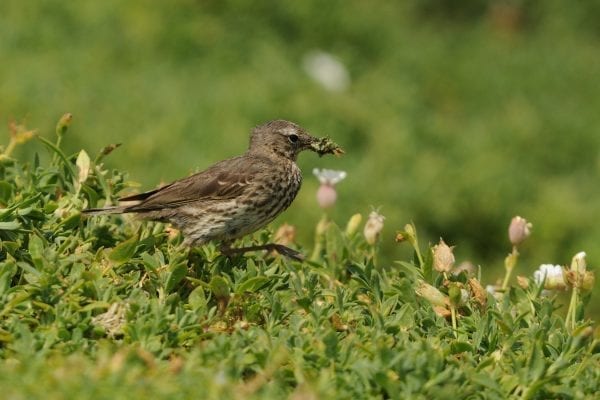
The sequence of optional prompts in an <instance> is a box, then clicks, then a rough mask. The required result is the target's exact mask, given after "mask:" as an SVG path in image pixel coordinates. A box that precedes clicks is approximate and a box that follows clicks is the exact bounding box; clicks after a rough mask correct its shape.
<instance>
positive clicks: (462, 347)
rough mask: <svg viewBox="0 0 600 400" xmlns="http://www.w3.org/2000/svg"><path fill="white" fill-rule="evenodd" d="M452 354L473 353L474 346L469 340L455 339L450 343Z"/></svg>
mask: <svg viewBox="0 0 600 400" xmlns="http://www.w3.org/2000/svg"><path fill="white" fill-rule="evenodd" d="M450 352H451V354H457V353H472V352H473V346H472V345H471V343H468V342H461V341H454V342H452V343H451V344H450Z"/></svg>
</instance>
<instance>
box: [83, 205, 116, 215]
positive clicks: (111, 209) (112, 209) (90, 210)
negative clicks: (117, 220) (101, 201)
mask: <svg viewBox="0 0 600 400" xmlns="http://www.w3.org/2000/svg"><path fill="white" fill-rule="evenodd" d="M125 209H126V207H125V206H113V207H105V208H88V209H87V210H83V211H81V212H82V213H83V214H86V215H104V214H123V213H124V212H127V211H126V210H125Z"/></svg>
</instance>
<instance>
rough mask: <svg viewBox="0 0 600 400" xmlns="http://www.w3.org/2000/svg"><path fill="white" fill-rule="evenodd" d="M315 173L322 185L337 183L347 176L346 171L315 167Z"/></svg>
mask: <svg viewBox="0 0 600 400" xmlns="http://www.w3.org/2000/svg"><path fill="white" fill-rule="evenodd" d="M313 174H314V175H315V176H316V177H317V179H318V180H319V182H321V184H322V185H330V186H333V185H336V184H338V183H339V182H341V181H342V180H344V178H346V175H347V174H346V171H336V170H334V169H319V168H315V169H313Z"/></svg>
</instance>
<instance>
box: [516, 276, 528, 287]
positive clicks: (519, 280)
mask: <svg viewBox="0 0 600 400" xmlns="http://www.w3.org/2000/svg"><path fill="white" fill-rule="evenodd" d="M517 285H519V286H520V287H521V289H527V288H528V287H529V279H527V278H526V277H524V276H522V275H517Z"/></svg>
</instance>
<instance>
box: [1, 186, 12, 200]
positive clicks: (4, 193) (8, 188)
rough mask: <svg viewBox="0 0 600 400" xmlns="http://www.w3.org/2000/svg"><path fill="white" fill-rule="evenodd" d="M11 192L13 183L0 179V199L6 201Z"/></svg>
mask: <svg viewBox="0 0 600 400" xmlns="http://www.w3.org/2000/svg"><path fill="white" fill-rule="evenodd" d="M12 193H13V185H11V184H10V183H8V182H6V181H0V201H2V202H3V203H5V204H6V203H8V201H9V200H10V198H11V196H12Z"/></svg>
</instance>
